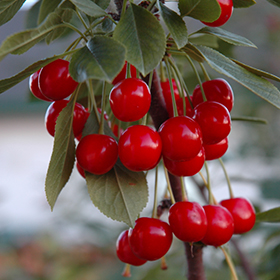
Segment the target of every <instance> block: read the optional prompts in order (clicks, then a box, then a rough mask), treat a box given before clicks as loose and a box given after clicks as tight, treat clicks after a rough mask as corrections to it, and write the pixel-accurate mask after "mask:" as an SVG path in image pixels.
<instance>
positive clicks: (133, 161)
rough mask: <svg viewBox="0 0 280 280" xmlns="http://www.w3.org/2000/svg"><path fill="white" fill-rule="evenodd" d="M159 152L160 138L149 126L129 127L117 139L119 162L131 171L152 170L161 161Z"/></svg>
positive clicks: (160, 146)
mask: <svg viewBox="0 0 280 280" xmlns="http://www.w3.org/2000/svg"><path fill="white" fill-rule="evenodd" d="M161 151H162V143H161V139H160V136H159V134H158V133H157V132H156V131H155V130H154V129H153V128H151V127H149V126H145V125H133V126H130V127H128V128H127V129H126V130H125V131H124V132H123V133H122V134H121V136H120V138H119V157H120V160H121V162H122V163H123V165H124V166H125V167H127V168H128V169H130V170H132V171H144V170H149V169H152V168H154V167H155V166H156V165H157V164H158V162H159V161H160V159H161Z"/></svg>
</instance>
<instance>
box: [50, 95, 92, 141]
mask: <svg viewBox="0 0 280 280" xmlns="http://www.w3.org/2000/svg"><path fill="white" fill-rule="evenodd" d="M68 102H69V101H68V100H58V101H54V102H52V103H51V104H50V106H49V107H48V109H47V111H46V114H45V126H46V128H47V131H48V132H49V134H50V135H51V136H54V134H55V125H56V120H57V117H58V116H59V114H60V112H61V111H62V109H63V108H64V107H66V105H67V104H68ZM87 117H88V114H87V111H86V109H85V108H84V106H83V105H81V104H79V103H76V104H75V106H74V115H73V124H72V126H73V133H74V136H75V137H77V136H78V135H79V134H81V133H82V131H83V128H84V126H85V123H86V121H87Z"/></svg>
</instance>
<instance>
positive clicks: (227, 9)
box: [202, 0, 233, 27]
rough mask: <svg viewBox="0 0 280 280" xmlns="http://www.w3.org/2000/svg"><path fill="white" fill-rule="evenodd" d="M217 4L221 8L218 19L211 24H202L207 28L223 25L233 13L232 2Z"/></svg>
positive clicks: (225, 1) (219, 1)
mask: <svg viewBox="0 0 280 280" xmlns="http://www.w3.org/2000/svg"><path fill="white" fill-rule="evenodd" d="M217 2H218V4H219V5H220V7H221V15H220V16H219V18H218V19H216V20H215V21H213V22H204V21H202V22H203V23H204V24H205V25H207V26H212V27H218V26H222V25H223V24H225V23H226V22H227V21H228V20H229V19H230V17H231V15H232V11H233V3H232V0H217Z"/></svg>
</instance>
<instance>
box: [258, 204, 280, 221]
mask: <svg viewBox="0 0 280 280" xmlns="http://www.w3.org/2000/svg"><path fill="white" fill-rule="evenodd" d="M256 222H257V223H260V222H267V223H280V207H277V208H273V209H270V210H267V211H264V212H260V213H257V214H256Z"/></svg>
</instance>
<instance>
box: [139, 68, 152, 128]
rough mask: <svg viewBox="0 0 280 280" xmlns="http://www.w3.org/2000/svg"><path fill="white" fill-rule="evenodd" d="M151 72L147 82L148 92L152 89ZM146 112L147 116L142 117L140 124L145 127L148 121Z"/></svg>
mask: <svg viewBox="0 0 280 280" xmlns="http://www.w3.org/2000/svg"><path fill="white" fill-rule="evenodd" d="M153 73H154V72H153V71H152V72H151V73H150V74H149V82H148V87H149V89H150V91H151V87H152V82H153ZM148 114H149V113H148V112H147V114H146V115H145V116H144V117H143V119H142V124H143V125H147V121H148Z"/></svg>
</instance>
